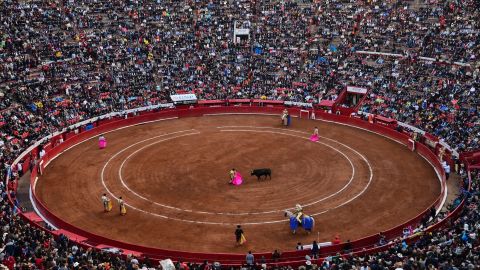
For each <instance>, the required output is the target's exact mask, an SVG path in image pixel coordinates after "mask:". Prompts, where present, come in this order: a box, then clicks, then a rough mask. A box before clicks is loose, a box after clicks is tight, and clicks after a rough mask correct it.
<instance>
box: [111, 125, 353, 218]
mask: <svg viewBox="0 0 480 270" xmlns="http://www.w3.org/2000/svg"><path fill="white" fill-rule="evenodd" d="M221 131H223V132H228V131H230V132H238V131H243V132H262V133H274V134H281V135H285V136H291V137H296V138H300V139H307V140H309V139H308V138H305V137H302V136H298V135H293V134H288V133H283V132H274V131H257V130H221ZM185 136H186V135H185ZM178 137H183V136H175V137H171V138H166V139H162V140H159V141H156V142H153V143H150V144H147V145H144V146H142V147H141V148H139V149H137V150H135V151H134V152H133V153H131V154H130V155H128V156H127V157H126V158H125V159H124V160H123V162H122V164H121V165H120V167H119V169H118V177H119V179H120V182H121V183H122V185H123V187H125V188H126V189H127V190H128V191H129V192H130V193H132V194H133V195H135V196H137V197H138V198H140V199H142V200H145V201H148V202H150V203H153V204H155V205H158V206H161V207H164V208H168V209H173V210H177V211H183V212H189V213H197V214H210V215H226V216H246V215H262V214H271V213H282V212H284V211H285V210H292V209H293V208H287V209H276V210H270V211H261V212H240V213H229V212H208V211H198V210H191V209H183V208H179V207H175V206H171V205H166V204H162V203H159V202H155V201H152V200H150V199H148V198H146V197H145V196H142V195H141V194H138V193H137V192H135V191H134V190H133V189H131V188H130V187H129V186H128V185H127V183H126V182H125V180H124V179H123V174H122V171H123V167H124V166H125V163H126V162H127V161H128V160H129V159H130V158H132V157H133V156H134V155H136V154H137V153H138V152H140V151H142V150H144V149H145V148H147V147H150V146H152V145H155V144H158V143H161V142H165V141H168V140H172V139H176V138H178ZM319 143H320V144H322V145H325V146H327V147H329V148H331V149H333V150H334V151H336V152H338V153H340V154H341V155H343V157H344V158H345V159H346V160H347V161H348V162H349V163H350V167H351V168H352V174H351V176H350V179H349V180H348V182H347V183H346V184H345V185H344V186H343V187H342V188H341V189H340V190H338V191H336V192H335V193H332V194H330V195H328V196H326V197H324V198H321V199H319V200H317V201H314V202H310V203H306V204H302V206H311V205H314V204H317V203H320V202H322V201H324V200H327V199H330V198H331V197H333V196H336V195H337V194H339V193H340V192H342V191H343V190H345V189H346V188H347V187H348V186H349V185H350V184H351V183H352V182H353V179H354V178H355V166H354V164H353V162H352V160H351V159H350V158H349V157H348V156H347V155H346V154H345V153H343V152H342V151H340V150H339V149H337V148H335V147H333V146H331V145H328V144H325V143H322V142H319Z"/></svg>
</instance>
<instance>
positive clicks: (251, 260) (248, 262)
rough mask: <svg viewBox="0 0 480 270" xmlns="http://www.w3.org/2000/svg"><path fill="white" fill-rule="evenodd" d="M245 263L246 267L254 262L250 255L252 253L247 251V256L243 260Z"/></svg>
mask: <svg viewBox="0 0 480 270" xmlns="http://www.w3.org/2000/svg"><path fill="white" fill-rule="evenodd" d="M245 262H246V264H247V265H248V266H253V265H254V262H255V257H254V256H253V254H252V251H248V253H247V256H246V258H245Z"/></svg>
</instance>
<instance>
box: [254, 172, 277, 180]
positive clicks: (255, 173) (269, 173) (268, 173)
mask: <svg viewBox="0 0 480 270" xmlns="http://www.w3.org/2000/svg"><path fill="white" fill-rule="evenodd" d="M250 175H252V176H253V175H255V176H256V177H257V180H260V177H261V176H265V179H267V176H268V177H269V178H270V179H272V170H270V169H255V170H253V171H252V172H251V174H250Z"/></svg>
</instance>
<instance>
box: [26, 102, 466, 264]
mask: <svg viewBox="0 0 480 270" xmlns="http://www.w3.org/2000/svg"><path fill="white" fill-rule="evenodd" d="M283 109H284V107H280V106H279V107H256V106H253V107H250V106H230V107H226V106H218V107H196V108H194V107H188V106H186V107H185V108H180V109H166V110H162V111H156V112H144V113H141V114H139V115H137V116H135V117H130V118H128V119H124V118H120V117H116V118H112V119H103V120H99V121H97V122H96V124H95V125H94V126H95V128H94V129H91V130H89V131H83V132H82V130H83V129H82V128H80V129H79V130H80V133H78V134H75V132H74V131H71V132H68V133H66V134H62V136H63V138H64V142H63V143H61V144H59V145H55V144H52V145H51V146H49V147H48V148H47V147H46V148H45V150H46V151H47V154H46V155H45V156H44V157H43V159H42V160H43V164H42V168H41V169H42V170H43V169H44V167H45V165H47V164H48V162H49V161H50V160H51V159H52V158H55V157H56V156H57V155H59V154H61V152H63V151H66V150H68V148H70V147H72V146H73V145H75V144H78V143H79V142H82V141H84V140H87V139H90V138H96V137H97V136H98V135H100V134H102V133H105V132H108V131H111V130H114V129H117V128H120V127H125V126H129V125H135V124H139V123H144V122H148V121H155V120H159V119H166V118H172V117H197V116H203V115H206V114H224V113H245V114H275V115H280V114H281V112H282V111H283ZM288 110H289V113H290V114H291V115H293V116H298V115H299V112H300V108H294V107H291V108H288ZM310 111H312V110H310ZM315 114H316V117H317V119H318V118H320V119H322V120H326V121H333V122H336V123H339V124H346V125H351V126H355V127H358V128H362V129H365V130H369V131H372V132H375V133H377V134H381V135H382V136H385V137H388V138H391V139H393V140H395V141H398V142H399V143H402V144H404V145H407V141H408V136H407V135H406V134H403V133H399V132H397V131H395V130H393V129H391V128H389V127H387V126H384V125H378V124H372V123H369V122H367V121H363V120H361V119H358V118H351V117H346V116H339V115H334V114H327V113H324V112H321V111H315ZM35 151H36V149H34V151H32V152H35ZM417 152H418V153H419V154H420V155H422V156H423V157H425V158H426V159H427V160H428V161H429V162H430V163H431V164H432V165H433V166H434V167H435V168H436V170H437V172H439V174H440V178H441V181H442V193H441V195H440V196H439V198H438V199H437V200H436V201H435V202H434V203H433V204H432V206H435V207H439V206H440V204H441V203H442V199H443V196H444V188H443V186H444V185H445V174H444V171H443V169H442V166H441V164H440V162H439V161H438V159H437V157H436V155H435V154H434V153H433V152H432V151H431V150H430V149H429V148H428V147H427V146H424V145H422V144H417ZM35 171H36V170H34V172H33V173H32V175H31V187H32V193H33V196H32V197H33V200H34V202H35V204H36V206H37V208H38V211H39V212H40V213H41V214H42V215H43V216H44V217H46V219H47V220H48V221H49V222H51V223H52V224H54V225H55V226H57V227H59V228H62V229H65V230H67V231H70V232H72V233H75V234H78V235H81V236H84V237H86V238H88V243H94V246H95V245H98V244H105V245H109V246H113V247H118V248H121V249H126V250H133V251H138V252H140V253H142V254H143V255H147V256H149V257H151V258H154V259H163V258H171V259H172V260H182V261H191V262H202V261H203V260H209V261H220V262H222V264H224V265H240V264H241V263H243V262H244V260H245V256H244V254H218V253H217V254H207V253H190V252H183V251H174V250H162V249H157V248H150V247H143V246H138V245H134V244H128V243H123V242H120V241H116V240H112V239H108V238H105V237H103V236H100V235H96V234H93V233H90V232H86V231H84V230H82V229H80V228H77V227H75V226H73V225H71V224H68V223H67V222H65V221H63V220H62V219H61V218H59V217H57V216H55V215H54V214H52V213H50V212H49V211H48V209H47V208H46V207H45V205H43V204H42V202H41V201H40V200H38V198H37V197H36V196H35V188H34V186H35V179H36V172H35ZM461 206H462V207H463V204H461ZM460 208H461V207H458V208H457V209H456V210H458V211H456V212H455V211H454V212H452V213H451V217H452V218H453V217H456V216H458V214H459V213H460V212H461V209H460ZM429 209H430V208H429ZM429 209H425V211H423V212H422V213H420V214H419V215H418V216H417V217H415V218H414V219H412V220H410V221H408V222H405V223H404V224H400V225H398V226H396V227H394V228H391V229H390V230H387V231H385V232H383V233H384V234H385V236H386V237H387V239H392V238H395V237H398V236H400V235H402V232H403V228H404V227H407V226H410V225H412V226H414V227H415V226H416V225H417V224H418V223H419V221H420V220H421V219H422V217H423V216H424V215H425V214H426V213H427V212H428V211H429ZM453 214H455V215H453ZM449 217H450V216H449ZM445 220H447V219H445ZM445 222H446V221H445ZM37 226H38V225H37ZM378 241H379V236H378V235H372V236H368V237H365V238H362V239H358V240H356V241H352V242H351V244H352V247H353V251H354V252H356V253H360V252H362V253H364V252H368V253H372V252H376V251H378V250H383V249H386V248H388V246H382V247H374V245H376V244H378ZM80 245H83V246H85V245H86V244H85V243H80ZM343 246H344V244H339V245H332V246H328V247H323V248H322V249H321V254H320V255H321V256H327V255H331V254H335V253H337V252H340V251H341V250H342V247H343ZM365 249H366V250H365ZM309 253H310V252H309V251H307V250H306V251H287V252H284V253H283V254H282V260H281V262H279V263H275V264H276V265H292V266H295V265H298V264H303V263H304V257H305V255H306V254H309ZM255 256H256V257H257V258H260V257H261V256H265V258H267V260H268V259H269V258H270V257H271V254H270V253H256V254H255Z"/></svg>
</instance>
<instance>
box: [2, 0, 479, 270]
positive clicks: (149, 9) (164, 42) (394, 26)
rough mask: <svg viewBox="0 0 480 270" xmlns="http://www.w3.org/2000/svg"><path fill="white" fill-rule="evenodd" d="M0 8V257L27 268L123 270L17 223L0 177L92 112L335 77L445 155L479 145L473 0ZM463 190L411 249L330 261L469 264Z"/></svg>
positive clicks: (319, 88) (306, 96)
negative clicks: (444, 225) (454, 213)
mask: <svg viewBox="0 0 480 270" xmlns="http://www.w3.org/2000/svg"><path fill="white" fill-rule="evenodd" d="M0 14H1V16H0V170H1V171H2V173H1V174H0V177H1V179H0V180H2V182H3V185H2V187H1V188H2V202H1V204H2V206H1V211H2V214H1V220H0V222H1V225H2V227H3V231H4V236H3V238H2V241H1V244H2V246H4V249H3V252H2V253H1V254H2V255H3V258H2V257H0V261H3V262H4V264H6V265H9V263H10V265H11V263H12V260H11V259H12V258H13V261H14V262H17V265H27V264H28V263H30V264H32V265H37V266H36V267H37V268H40V269H43V268H50V267H49V266H52V265H53V264H56V265H57V267H58V268H61V267H64V266H63V265H64V264H66V265H68V266H67V268H71V267H73V266H74V264H75V262H76V263H78V265H77V267H83V266H86V267H87V268H90V266H91V265H97V266H98V265H99V264H100V263H101V262H108V263H109V264H110V267H111V268H113V269H117V268H121V267H127V268H128V267H132V266H131V265H133V264H134V263H133V264H132V263H131V261H122V260H119V259H118V258H117V257H114V256H113V257H110V256H109V255H108V254H103V253H96V252H93V251H91V250H90V251H87V250H81V249H79V248H76V249H74V246H70V245H69V244H68V240H66V239H63V240H62V239H60V241H58V240H54V239H53V238H52V237H51V236H49V235H45V234H44V233H42V232H40V231H39V230H37V229H34V228H33V227H31V226H29V225H28V224H25V223H23V222H22V221H21V220H20V219H18V217H16V216H15V213H14V212H15V211H16V209H15V208H11V207H10V206H8V204H7V202H6V193H5V185H6V183H5V182H4V181H5V176H6V174H7V173H10V174H11V173H12V172H11V171H10V170H8V167H9V165H11V164H12V161H13V159H14V158H15V157H16V156H18V155H19V154H20V153H21V152H22V151H23V150H24V149H26V147H28V146H29V145H31V144H32V143H33V142H35V141H36V140H38V139H39V138H42V137H44V136H46V135H48V134H51V133H53V132H55V131H59V130H62V129H63V128H65V127H68V126H69V125H71V124H74V123H76V122H79V121H82V120H85V119H88V118H91V117H93V116H97V115H102V114H105V113H109V112H113V111H121V110H125V109H131V108H136V107H141V106H147V105H154V104H159V103H166V102H168V101H169V95H170V94H175V93H195V94H196V95H197V96H198V98H200V99H226V98H233V97H236V98H266V99H274V100H290V101H299V102H313V103H317V102H319V101H320V100H322V99H335V98H336V97H337V96H338V94H339V93H340V91H342V90H343V89H344V88H345V86H347V85H353V86H363V87H366V88H368V89H369V93H368V98H367V99H366V101H365V103H364V104H363V105H362V107H361V108H360V109H361V110H362V111H365V112H370V113H375V114H380V115H383V116H387V117H392V118H395V119H398V120H399V121H402V122H406V123H408V124H411V125H414V126H416V127H419V128H421V129H423V130H426V131H428V132H430V133H432V134H434V135H436V136H438V137H440V138H441V139H443V140H444V141H446V142H447V143H448V144H450V145H451V146H452V147H453V148H454V149H456V150H458V151H462V150H469V149H475V148H479V144H480V142H479V141H478V139H479V138H480V122H479V118H478V114H479V111H478V110H479V103H478V100H480V95H479V90H480V62H479V61H480V59H478V55H479V53H480V35H479V31H480V20H478V18H480V2H479V1H476V0H448V1H443V0H442V1H441V0H409V1H399V0H390V1H379V0H281V1H280V0H256V1H253V0H225V1H198V0H187V1H175V0H155V1H132V0H127V1H125V0H109V1H103V0H98V1H75V0H68V1H67V0H61V1H42V0H31V1H14V0H3V1H0ZM236 21H237V22H241V23H242V25H243V24H244V23H245V24H246V25H247V27H249V29H250V35H249V37H248V38H247V39H241V40H236V39H235V38H234V32H233V25H234V23H235V22H236ZM237 41H238V42H237ZM365 51H368V52H383V53H388V54H380V55H378V54H375V55H373V54H369V53H365ZM421 57H428V58H431V59H424V58H421ZM454 62H456V64H454ZM475 179H476V181H477V180H478V177H476V178H475ZM473 190H474V191H478V188H477V186H476V185H474V189H473ZM468 199H469V203H470V206H471V207H469V208H468V209H466V210H465V211H466V212H465V213H464V215H463V217H462V219H459V221H457V223H456V224H454V225H453V226H452V227H451V228H449V229H448V230H447V231H441V232H436V233H434V234H432V235H426V236H423V237H422V238H421V239H422V240H421V241H420V242H419V243H418V246H409V247H408V248H407V249H405V250H403V249H402V250H401V251H400V250H399V249H398V248H397V249H396V250H394V252H393V253H392V252H388V253H385V254H383V253H382V254H377V255H374V256H373V257H356V258H353V259H352V258H343V257H342V258H343V259H341V260H342V262H343V263H344V265H345V263H347V261H348V264H352V265H359V266H360V265H364V264H371V263H372V262H373V261H374V263H373V264H374V265H377V266H376V267H380V268H381V266H384V265H386V264H388V262H392V263H393V264H395V262H396V261H401V262H403V263H404V264H403V265H404V267H409V266H408V265H409V264H410V263H409V262H410V261H411V260H410V258H413V259H414V261H413V262H412V263H411V266H410V267H411V269H418V268H417V267H415V264H419V265H421V264H422V262H423V264H424V265H428V263H425V261H426V260H427V259H428V258H431V256H433V258H434V259H431V260H430V262H431V261H432V260H433V261H434V262H435V263H434V264H433V265H435V266H442V267H444V265H445V264H450V265H457V267H458V265H461V263H465V265H466V266H465V267H468V264H469V263H466V260H465V262H458V260H459V258H469V260H470V262H471V263H472V264H475V263H476V264H477V265H478V257H477V256H478V244H477V245H475V243H478V242H477V240H476V235H475V230H476V229H478V220H479V217H478V211H477V210H476V208H475V209H472V208H473V206H475V207H476V205H478V200H477V194H476V193H475V192H474V193H471V194H468ZM465 220H468V221H469V222H470V223H471V224H470V225H469V229H468V232H469V235H470V234H474V236H475V237H470V238H468V241H463V239H460V240H459V239H458V237H457V236H458V235H461V234H462V233H463V231H462V230H463V227H462V226H463V224H462V223H464V222H465ZM444 232H446V233H447V235H446V236H442V234H443V233H444ZM462 237H463V236H462ZM446 242H448V243H449V244H444V243H446ZM469 246H472V247H469ZM7 247H8V248H7ZM74 250H75V252H74ZM458 250H460V251H458ZM467 250H468V253H467V254H465V253H464V252H466V251H467ZM7 251H8V252H7ZM397 251H398V252H397ZM447 251H450V253H449V252H447ZM12 252H13V253H12ZM398 253H400V254H403V255H402V256H404V257H402V258H400V257H399V256H397V255H398ZM395 254H397V255H395ZM9 255H13V256H9ZM392 256H396V257H395V258H393V257H392ZM406 258H408V259H406ZM337 259H338V258H337ZM337 259H335V260H337ZM332 260H333V259H332ZM379 260H380V262H379ZM332 264H333V263H332ZM336 265H337V266H338V265H339V264H338V263H337V264H336ZM92 267H93V266H92ZM102 267H103V268H102ZM198 267H200V266H198ZM388 267H389V268H390V267H391V265H388ZM465 267H464V268H465ZM330 268H331V266H330ZM370 268H372V269H373V268H374V267H373V266H370ZM62 269H63V268H62ZM98 269H108V266H107V265H102V266H99V267H98ZM362 269H368V268H365V267H364V268H362ZM444 269H449V268H448V267H446V268H444ZM459 269H460V268H459ZM465 269H468V268H465Z"/></svg>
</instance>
